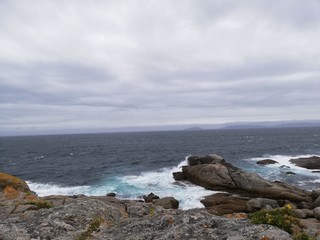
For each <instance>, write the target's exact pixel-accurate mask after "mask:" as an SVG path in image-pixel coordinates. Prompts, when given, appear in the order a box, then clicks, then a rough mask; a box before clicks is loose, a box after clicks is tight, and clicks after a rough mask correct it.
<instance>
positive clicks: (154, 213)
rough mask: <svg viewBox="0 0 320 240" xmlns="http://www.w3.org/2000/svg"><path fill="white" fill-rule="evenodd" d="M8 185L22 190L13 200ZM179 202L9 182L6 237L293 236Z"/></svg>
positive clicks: (3, 205)
mask: <svg viewBox="0 0 320 240" xmlns="http://www.w3.org/2000/svg"><path fill="white" fill-rule="evenodd" d="M8 188H9V189H11V190H12V191H13V192H14V193H15V194H16V193H17V192H18V193H19V194H18V195H15V197H12V198H7V196H6V192H5V191H7V190H8ZM5 189H7V190H5ZM24 190H25V189H24ZM149 195H150V194H149ZM151 195H152V196H155V195H153V194H151ZM151 195H150V196H151ZM12 196H14V195H12ZM178 204H179V202H178V201H177V200H175V199H174V198H170V197H166V198H159V199H153V201H152V202H150V203H145V202H143V201H141V200H139V201H133V200H119V199H117V198H116V197H114V196H91V197H88V196H85V195H74V196H61V195H52V196H46V197H38V196H36V195H34V194H33V193H32V192H27V193H25V192H20V191H18V190H17V189H15V188H13V187H11V186H6V187H5V188H4V189H3V191H1V192H0V239H1V240H16V239H23V240H31V239H57V240H60V239H61V240H62V239H63V240H69V239H70V240H71V239H72V240H74V239H115V240H118V239H131V240H135V239H136V240H140V239H186V240H188V239H239V240H241V239H249V240H251V239H252V240H253V239H263V238H264V237H268V239H270V240H272V239H273V240H277V239H284V240H286V239H291V237H290V235H289V234H288V233H286V232H284V231H282V230H280V229H278V228H276V227H272V226H268V225H254V224H251V223H250V221H249V220H248V219H241V220H236V219H228V218H225V217H219V216H215V215H211V214H209V213H208V212H207V211H206V210H205V209H193V210H188V211H181V210H178V209H177V208H178Z"/></svg>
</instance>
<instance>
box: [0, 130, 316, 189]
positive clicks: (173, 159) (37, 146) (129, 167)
mask: <svg viewBox="0 0 320 240" xmlns="http://www.w3.org/2000/svg"><path fill="white" fill-rule="evenodd" d="M319 144H320V128H285V129H237V130H231V129H229V130H202V131H172V132H142V133H104V134H77V135H54V136H23V137H22V136H16V137H1V138H0V171H4V172H8V173H11V174H13V175H16V176H19V177H21V178H23V179H25V180H27V181H30V182H32V183H42V184H46V183H50V184H57V185H59V186H83V185H86V186H101V185H105V184H108V183H106V181H110V182H112V181H114V179H115V178H117V177H118V178H119V177H122V176H132V175H134V176H139V175H141V174H142V173H144V172H157V171H160V170H161V169H163V168H172V167H174V166H177V165H178V164H179V163H181V162H182V161H183V160H184V159H185V157H186V156H187V155H190V154H200V155H204V154H209V153H217V154H219V155H222V156H223V157H224V158H225V159H226V161H228V162H230V163H232V164H234V165H236V166H238V167H241V168H244V169H247V170H253V171H257V172H258V173H259V172H260V173H261V174H262V175H263V174H264V173H265V170H264V169H261V167H260V168H257V166H256V164H255V162H254V161H248V159H249V160H250V159H253V158H257V157H268V156H273V155H279V156H292V157H294V156H299V155H320V147H319ZM273 174H279V175H280V173H279V172H276V171H275V172H273ZM274 177H275V178H276V177H277V176H274ZM306 178H310V179H311V180H317V179H319V178H320V176H319V174H316V173H314V174H313V175H311V176H309V175H308V176H304V175H302V176H297V177H295V179H289V181H290V182H295V183H298V182H299V181H303V180H304V179H306ZM282 180H283V179H282ZM311 182H313V185H312V186H313V187H314V184H318V183H317V181H311ZM314 182H315V183H314ZM118 190H119V189H118Z"/></svg>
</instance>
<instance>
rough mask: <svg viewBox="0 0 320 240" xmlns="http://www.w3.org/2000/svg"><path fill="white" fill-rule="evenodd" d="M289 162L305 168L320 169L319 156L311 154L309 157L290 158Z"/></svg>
mask: <svg viewBox="0 0 320 240" xmlns="http://www.w3.org/2000/svg"><path fill="white" fill-rule="evenodd" d="M290 162H291V163H293V164H295V165H297V166H299V167H302V168H307V169H320V157H318V156H312V157H309V158H295V159H291V160H290Z"/></svg>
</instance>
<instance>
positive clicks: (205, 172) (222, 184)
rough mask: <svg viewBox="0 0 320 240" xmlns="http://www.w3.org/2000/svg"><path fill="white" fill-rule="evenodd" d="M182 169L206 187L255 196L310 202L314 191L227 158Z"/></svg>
mask: <svg viewBox="0 0 320 240" xmlns="http://www.w3.org/2000/svg"><path fill="white" fill-rule="evenodd" d="M182 171H183V173H184V175H185V176H186V177H187V179H188V180H189V181H190V182H192V183H194V184H197V185H199V186H202V187H204V188H206V189H211V190H232V191H239V190H240V191H243V192H246V193H248V194H250V195H251V196H254V197H262V198H271V199H286V200H290V201H293V202H311V193H310V192H308V191H304V190H302V189H299V188H296V187H293V186H290V185H288V184H285V183H282V182H272V181H268V180H265V179H263V178H262V177H260V176H259V175H257V174H255V173H249V172H246V171H243V170H241V169H239V168H237V167H235V166H233V165H231V164H229V163H226V162H222V163H215V164H212V163H211V164H198V165H193V166H183V167H182Z"/></svg>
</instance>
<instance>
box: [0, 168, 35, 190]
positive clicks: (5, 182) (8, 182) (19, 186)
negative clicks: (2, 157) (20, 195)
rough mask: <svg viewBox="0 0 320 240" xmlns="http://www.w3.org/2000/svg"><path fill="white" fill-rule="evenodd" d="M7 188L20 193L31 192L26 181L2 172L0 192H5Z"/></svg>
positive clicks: (0, 173)
mask: <svg viewBox="0 0 320 240" xmlns="http://www.w3.org/2000/svg"><path fill="white" fill-rule="evenodd" d="M7 186H10V187H12V188H14V189H16V190H18V191H20V192H29V191H30V188H29V186H28V185H27V183H26V182H25V181H23V180H21V179H20V178H18V177H15V176H12V175H10V174H8V173H4V172H0V191H3V190H4V189H5V188H6V187H7Z"/></svg>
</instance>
